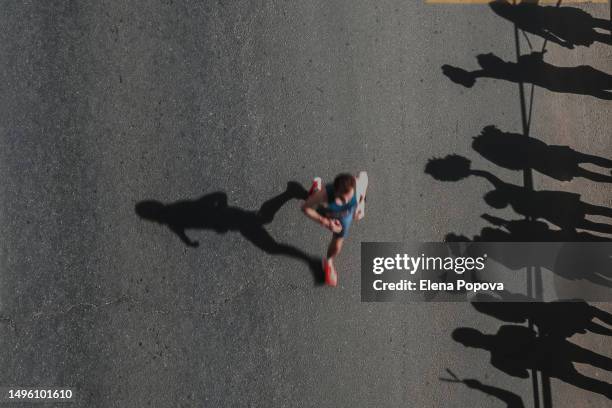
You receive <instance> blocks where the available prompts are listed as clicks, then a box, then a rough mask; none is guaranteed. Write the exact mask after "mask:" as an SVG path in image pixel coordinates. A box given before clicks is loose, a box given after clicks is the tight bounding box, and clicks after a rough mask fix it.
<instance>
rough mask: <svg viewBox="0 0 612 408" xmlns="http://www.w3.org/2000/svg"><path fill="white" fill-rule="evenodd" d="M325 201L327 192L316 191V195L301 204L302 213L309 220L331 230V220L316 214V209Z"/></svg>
mask: <svg viewBox="0 0 612 408" xmlns="http://www.w3.org/2000/svg"><path fill="white" fill-rule="evenodd" d="M326 201H327V192H326V191H325V189H323V190H321V191H317V192H316V193H314V194H313V195H311V196H310V197H308V198H307V199H306V201H304V204H302V211H303V212H304V214H306V216H307V217H308V218H310V219H311V220H313V221H314V222H316V223H318V224H321V225H322V226H324V227H325V228H327V229H332V224H333V223H332V220H331V219H329V218H327V217H324V216H322V215H321V214H319V213H318V212H317V207H318V206H320V205H321V204H323V203H325V202H326Z"/></svg>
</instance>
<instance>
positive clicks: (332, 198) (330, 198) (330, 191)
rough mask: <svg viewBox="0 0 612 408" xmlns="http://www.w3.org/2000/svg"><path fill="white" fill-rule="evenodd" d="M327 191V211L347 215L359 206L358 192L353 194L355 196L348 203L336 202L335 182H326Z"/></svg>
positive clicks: (342, 215)
mask: <svg viewBox="0 0 612 408" xmlns="http://www.w3.org/2000/svg"><path fill="white" fill-rule="evenodd" d="M325 191H326V192H327V207H325V212H326V213H328V214H330V215H334V216H335V217H345V216H347V215H348V214H349V213H350V212H351V211H353V210H354V209H355V208H357V192H355V193H354V194H353V198H351V201H349V202H348V203H346V204H338V203H337V202H336V194H335V191H334V185H333V184H331V183H330V184H326V185H325Z"/></svg>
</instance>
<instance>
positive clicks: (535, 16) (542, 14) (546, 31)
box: [489, 0, 612, 49]
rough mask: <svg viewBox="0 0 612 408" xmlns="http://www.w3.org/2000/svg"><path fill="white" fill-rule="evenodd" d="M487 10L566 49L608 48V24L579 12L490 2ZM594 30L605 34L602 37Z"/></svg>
mask: <svg viewBox="0 0 612 408" xmlns="http://www.w3.org/2000/svg"><path fill="white" fill-rule="evenodd" d="M489 6H490V7H491V9H492V10H493V12H495V14H497V15H498V16H500V17H503V18H505V19H506V20H509V21H510V22H512V23H514V24H515V25H516V27H517V28H518V29H520V30H523V31H525V32H528V33H531V34H534V35H537V36H540V37H542V38H544V39H545V40H548V41H550V42H553V43H555V44H559V45H561V46H563V47H566V48H570V49H571V48H574V46H577V45H581V46H585V47H589V46H591V45H592V44H593V43H594V42H596V41H598V42H601V43H604V44H608V45H610V44H612V39H611V37H610V21H608V20H606V19H601V18H594V17H593V16H591V15H590V14H589V13H587V12H586V11H583V10H581V9H579V8H575V7H556V6H539V5H537V4H534V3H525V2H521V3H519V4H516V5H514V4H512V3H510V2H508V1H506V0H496V1H493V2H491V3H489ZM596 29H602V30H607V31H608V32H607V33H602V32H598V31H597V30H596Z"/></svg>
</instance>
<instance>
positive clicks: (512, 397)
mask: <svg viewBox="0 0 612 408" xmlns="http://www.w3.org/2000/svg"><path fill="white" fill-rule="evenodd" d="M462 382H463V383H464V384H465V385H466V386H468V387H469V388H471V389H473V390H478V391H480V392H484V393H485V394H488V395H490V396H492V397H495V398H497V399H498V400H500V401H502V402H503V403H505V404H506V408H524V407H525V404H523V399H522V398H521V397H520V396H518V395H517V394H515V393H513V392H511V391H508V390H504V389H503V388H499V387H494V386H492V385H487V384H483V383H481V382H480V381H478V380H476V379H473V378H466V379H465V380H463V381H462Z"/></svg>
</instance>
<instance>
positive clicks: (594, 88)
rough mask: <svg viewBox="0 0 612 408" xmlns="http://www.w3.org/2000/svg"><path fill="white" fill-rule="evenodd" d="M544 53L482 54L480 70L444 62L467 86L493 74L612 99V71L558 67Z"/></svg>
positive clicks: (446, 70)
mask: <svg viewBox="0 0 612 408" xmlns="http://www.w3.org/2000/svg"><path fill="white" fill-rule="evenodd" d="M544 53H545V51H543V52H532V53H531V54H526V55H521V56H520V57H519V58H518V62H509V61H504V60H502V59H501V58H499V57H498V56H496V55H495V54H493V53H488V54H480V55H478V56H477V57H476V59H477V60H478V65H480V67H481V69H479V70H474V71H467V70H465V69H463V68H458V67H453V66H451V65H443V66H442V72H443V73H444V75H446V76H447V77H448V78H449V79H450V80H451V81H453V82H455V83H457V84H460V85H463V86H465V87H467V88H471V87H472V86H474V84H475V83H476V80H477V79H478V78H491V79H501V80H505V81H509V82H514V83H527V84H533V85H536V86H539V87H542V88H545V89H548V90H550V91H552V92H560V93H571V94H578V95H590V96H593V97H595V98H600V99H605V100H612V75H608V74H607V73H605V72H602V71H599V70H597V69H595V68H593V67H591V66H588V65H580V66H576V67H558V66H555V65H552V64H549V63H547V62H545V61H544Z"/></svg>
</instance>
